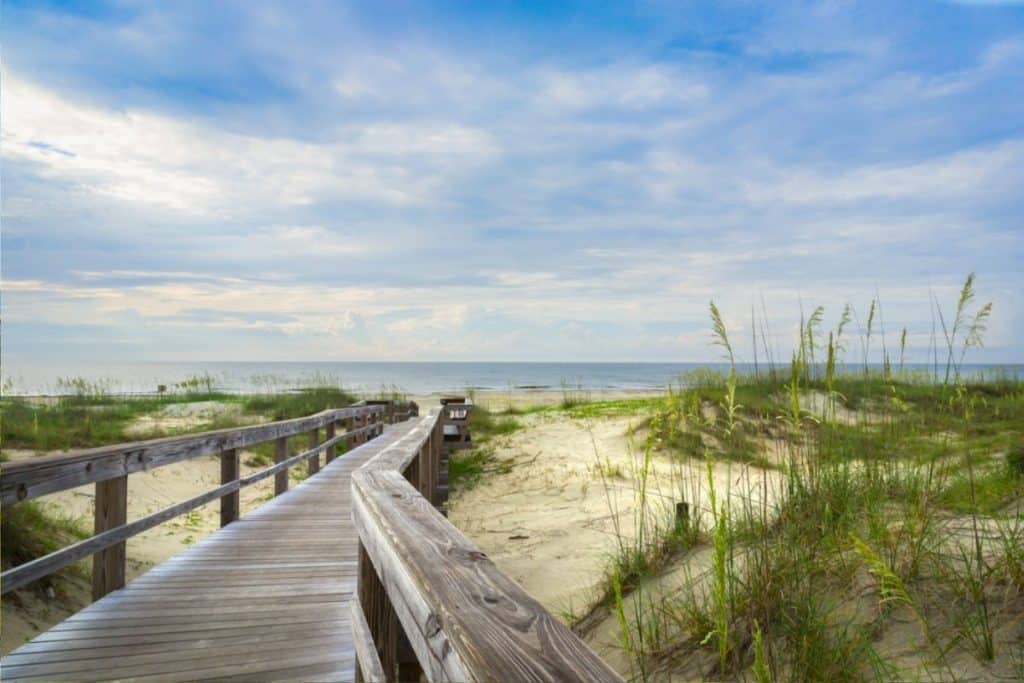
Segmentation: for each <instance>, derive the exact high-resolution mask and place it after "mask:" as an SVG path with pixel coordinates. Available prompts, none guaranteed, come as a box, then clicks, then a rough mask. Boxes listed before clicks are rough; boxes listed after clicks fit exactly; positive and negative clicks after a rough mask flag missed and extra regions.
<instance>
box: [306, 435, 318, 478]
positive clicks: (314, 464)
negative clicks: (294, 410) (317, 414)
mask: <svg viewBox="0 0 1024 683" xmlns="http://www.w3.org/2000/svg"><path fill="white" fill-rule="evenodd" d="M319 443H320V429H319V428H317V429H314V430H312V431H310V432H309V449H308V450H313V449H314V448H316V447H317V444H319ZM319 471H320V454H319V453H317V454H316V455H314V456H313V457H312V458H310V459H309V476H311V477H312V476H313V475H314V474H316V473H317V472H319Z"/></svg>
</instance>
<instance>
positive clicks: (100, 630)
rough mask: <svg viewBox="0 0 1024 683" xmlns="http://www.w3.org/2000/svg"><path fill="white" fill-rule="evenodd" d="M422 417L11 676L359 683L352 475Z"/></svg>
mask: <svg viewBox="0 0 1024 683" xmlns="http://www.w3.org/2000/svg"><path fill="white" fill-rule="evenodd" d="M418 421H419V420H418V419H412V420H409V421H407V422H403V423H399V424H396V425H392V426H389V427H388V428H387V429H385V431H384V434H383V435H382V436H380V437H378V438H376V439H373V440H371V441H369V442H368V443H366V444H363V445H361V446H358V447H356V448H354V449H353V450H351V451H350V452H348V453H346V454H345V455H342V456H339V457H338V458H337V459H335V460H334V461H332V462H331V463H330V464H329V465H327V466H326V467H324V468H323V469H322V470H321V471H320V472H319V473H318V474H316V475H315V476H313V477H311V478H309V479H307V480H306V481H304V482H302V483H301V484H299V485H297V486H295V487H293V488H292V489H290V490H289V491H288V492H287V493H284V494H283V495H281V496H279V497H277V498H275V499H273V500H271V501H269V502H267V503H266V504H264V505H263V506H261V507H259V508H257V509H256V510H254V511H252V512H250V513H249V514H248V515H246V516H245V517H242V518H241V519H239V520H238V521H235V522H233V523H232V524H230V525H229V526H227V527H225V528H224V529H222V530H220V531H217V532H216V533H214V534H211V535H210V536H208V537H207V538H205V539H203V540H202V541H200V542H199V543H197V544H196V545H194V546H193V547H191V548H189V549H188V550H186V551H184V552H182V553H181V554H179V555H177V556H175V557H174V558H172V559H170V560H168V561H167V562H165V563H163V564H161V565H159V566H158V567H155V568H153V569H152V570H151V571H149V572H147V573H146V574H144V575H143V576H141V577H139V578H137V579H136V580H134V581H132V582H131V583H129V584H128V585H127V586H126V587H125V588H122V589H121V590H118V591H115V592H113V593H110V594H109V595H107V596H106V597H104V598H103V599H101V600H99V601H98V602H96V603H94V604H92V605H90V606H89V607H87V608H85V609H84V610H82V611H81V612H79V613H78V614H76V615H74V616H72V617H70V618H69V619H67V620H66V621H64V622H61V623H60V624H58V625H56V626H55V627H53V628H52V629H50V630H49V631H47V632H45V633H43V634H41V635H39V636H38V637H36V638H35V639H34V640H32V641H31V642H29V643H26V644H25V645H23V646H22V647H20V648H18V649H17V650H15V651H14V652H12V653H11V654H10V655H8V656H7V657H4V658H3V660H0V678H2V679H3V680H4V681H17V680H54V679H58V680H75V681H87V680H111V679H138V680H146V681H149V680H153V681H157V680H166V681H187V680H244V681H261V680H275V681H277V680H302V681H338V680H342V681H346V680H351V679H352V678H353V675H354V657H355V654H354V648H353V644H352V640H351V634H350V632H349V602H350V601H351V598H352V595H353V592H354V591H355V588H356V578H357V564H356V562H357V557H356V551H357V534H356V532H355V529H354V528H353V525H352V517H351V500H352V498H351V490H350V485H349V477H350V475H351V473H352V472H353V470H355V469H356V468H358V467H359V466H361V465H362V464H363V463H364V462H366V461H367V460H368V459H369V458H371V457H373V456H374V455H376V454H377V453H379V452H380V451H381V450H382V449H383V448H385V447H387V446H388V445H389V444H391V443H393V442H394V441H396V440H397V439H399V438H401V436H403V435H404V434H405V433H407V432H408V431H409V430H411V429H412V428H414V427H415V425H416V424H417V423H418Z"/></svg>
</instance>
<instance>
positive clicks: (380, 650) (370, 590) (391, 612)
mask: <svg viewBox="0 0 1024 683" xmlns="http://www.w3.org/2000/svg"><path fill="white" fill-rule="evenodd" d="M358 593H359V604H361V605H362V607H363V614H364V615H366V624H367V626H368V627H369V629H370V634H371V635H372V636H373V645H374V648H375V649H376V650H377V655H378V657H379V658H380V663H381V667H382V668H383V669H384V675H385V678H386V680H389V681H390V680H394V678H395V669H396V667H397V663H398V631H400V630H401V626H400V625H399V623H398V615H397V614H395V608H394V607H393V606H392V605H391V601H390V600H389V599H388V593H387V590H386V589H385V588H384V584H383V583H381V581H380V578H379V577H378V576H377V570H376V569H374V567H373V562H371V561H370V556H369V555H367V554H366V550H365V549H364V548H363V544H362V543H360V544H359V585H358ZM357 668H358V667H357ZM360 678H362V675H361V673H360V672H358V671H357V680H359V679H360Z"/></svg>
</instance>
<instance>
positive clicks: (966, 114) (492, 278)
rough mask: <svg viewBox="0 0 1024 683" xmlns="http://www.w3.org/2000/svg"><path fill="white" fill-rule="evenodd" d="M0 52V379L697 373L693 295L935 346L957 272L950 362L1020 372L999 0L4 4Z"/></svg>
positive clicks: (1012, 15) (1017, 96) (747, 348)
mask: <svg viewBox="0 0 1024 683" xmlns="http://www.w3.org/2000/svg"><path fill="white" fill-rule="evenodd" d="M0 40H2V48H0V49H2V62H3V67H2V74H0V117H2V118H0V124H2V151H3V161H2V163H3V165H2V186H0V191H2V209H3V217H2V225H0V232H2V243H0V246H2V269H3V282H2V295H3V301H2V304H3V311H2V315H3V339H2V342H3V348H2V351H3V362H4V364H5V366H6V368H7V369H9V368H11V367H12V366H13V367H17V365H18V364H19V363H45V362H50V361H53V362H57V361H59V362H61V363H65V364H66V363H68V362H72V363H83V364H84V363H89V362H96V361H110V360H132V361H138V360H166V361H171V360H174V361H188V360H208V361H214V360H247V361H260V360H278V361H280V360H297V361H312V360H500V361H513V360H523V361H535V360H557V361H574V360H579V361H701V360H714V359H717V358H719V357H720V355H721V350H720V349H718V348H717V347H714V346H713V345H712V344H711V343H710V329H711V325H710V320H709V317H708V304H709V302H710V301H712V300H714V301H715V302H716V304H717V305H718V307H719V308H720V309H721V310H722V313H723V317H724V318H725V322H726V324H727V326H728V329H729V332H730V334H731V335H732V337H733V340H734V345H735V346H736V349H737V355H738V357H739V359H740V360H751V359H752V352H751V339H752V335H751V326H752V324H751V310H752V308H754V309H756V313H757V316H758V318H761V317H766V318H767V321H768V324H767V326H764V325H763V324H762V323H761V322H757V323H756V327H757V328H758V330H763V329H767V331H768V336H769V339H770V344H771V345H772V347H773V348H775V349H776V353H778V354H779V356H780V357H782V358H785V359H788V357H789V350H790V348H791V346H792V343H793V339H794V335H795V329H796V327H797V325H798V322H799V319H800V315H801V311H803V312H804V313H805V314H808V313H809V312H810V311H811V310H813V309H814V308H815V307H816V306H819V305H821V306H824V307H825V311H826V313H825V321H824V324H825V326H826V327H834V326H835V325H836V322H837V320H838V318H839V316H840V312H841V310H842V307H843V305H844V304H845V303H847V302H849V303H851V304H852V305H853V307H854V311H855V312H856V315H857V320H858V321H859V323H858V324H859V325H860V327H861V328H863V327H864V325H865V324H866V317H867V312H868V309H869V306H870V301H871V300H872V299H873V298H874V297H876V296H877V297H878V298H879V300H880V301H881V304H882V309H881V311H882V316H881V322H882V323H883V325H884V329H885V334H886V335H887V340H888V344H889V346H890V348H892V347H893V346H894V345H895V344H896V343H897V342H896V340H897V338H898V336H899V334H900V332H901V330H902V328H903V327H906V328H907V339H908V349H907V359H908V360H911V361H913V360H926V358H927V354H928V351H927V350H928V347H929V345H930V342H931V339H932V330H933V320H934V314H933V310H934V309H933V307H932V305H931V301H932V300H933V299H934V300H935V301H937V302H938V303H939V304H940V305H941V306H942V308H943V310H944V313H945V315H946V316H947V317H948V316H950V315H951V312H952V308H953V306H954V305H955V300H956V296H957V292H958V289H959V287H960V285H961V283H962V281H963V279H964V277H965V276H966V275H967V273H968V272H971V271H974V272H976V273H977V278H978V279H977V290H978V294H977V296H978V298H977V303H983V302H986V301H991V302H992V303H993V313H992V318H991V321H990V323H989V327H988V330H987V333H986V336H985V348H983V349H972V350H971V352H970V354H969V355H968V361H971V360H973V361H976V362H993V363H999V362H1024V341H1022V340H1024V296H1022V292H1024V268H1022V264H1024V224H1022V222H1024V221H1022V219H1024V192H1022V188H1024V4H1022V3H1017V2H997V1H989V2H983V1H973V2H966V1H965V2H948V1H947V2H940V1H937V0H930V1H912V0H906V1H901V2H891V0H882V1H880V2H846V1H843V0H830V1H825V2H814V3H805V2H787V1H773V2H769V3H763V4H761V3H754V2H746V1H744V2H733V1H729V0H726V1H724V2H707V3H702V2H658V1H651V2H633V3H594V2H589V1H588V2H579V3H573V2H564V3H541V2H519V3H511V2H507V3H506V2H486V3H479V2H438V3H425V2H424V3H420V2H380V1H375V2H365V3H352V4H345V3H340V2H313V1H310V2H290V1H289V2H262V1H261V2H252V1H244V2H226V1H224V2H184V1H182V2H162V3H152V2H131V1H111V2H90V3H77V2H57V1H56V0H54V1H50V2H47V1H41V0H37V1H36V2H23V1H21V0H5V2H4V3H3V7H2V28H0ZM854 329H855V330H856V329H857V328H856V325H855V327H854ZM875 334H876V335H877V334H878V332H877V331H876V333H875ZM876 348H880V347H876Z"/></svg>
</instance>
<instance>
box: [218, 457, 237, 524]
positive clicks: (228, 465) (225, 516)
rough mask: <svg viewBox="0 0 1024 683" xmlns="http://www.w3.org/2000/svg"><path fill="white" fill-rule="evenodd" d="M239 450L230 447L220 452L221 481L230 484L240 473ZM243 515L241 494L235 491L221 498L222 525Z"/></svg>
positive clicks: (222, 483)
mask: <svg viewBox="0 0 1024 683" xmlns="http://www.w3.org/2000/svg"><path fill="white" fill-rule="evenodd" d="M239 470H240V468H239V457H238V450H237V449H235V448H229V449H228V450H226V451H223V452H222V453H221V454H220V483H221V485H224V484H230V483H231V482H233V481H235V480H236V479H238V475H239ZM240 516H241V495H240V492H238V491H233V492H232V493H229V494H227V495H225V496H223V497H221V499H220V525H221V527H226V526H227V525H228V524H231V522H234V521H235V520H236V519H238V518H239V517H240Z"/></svg>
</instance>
